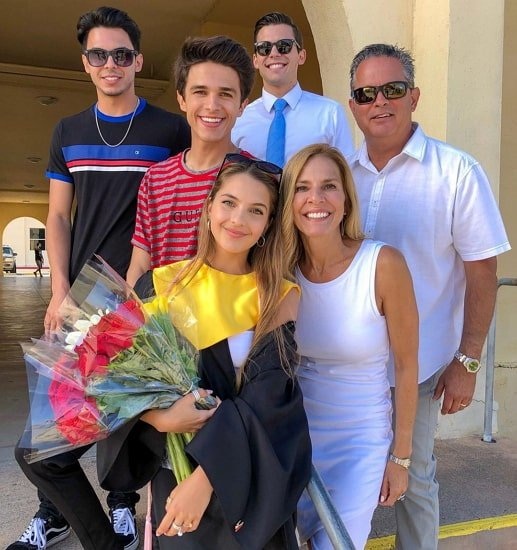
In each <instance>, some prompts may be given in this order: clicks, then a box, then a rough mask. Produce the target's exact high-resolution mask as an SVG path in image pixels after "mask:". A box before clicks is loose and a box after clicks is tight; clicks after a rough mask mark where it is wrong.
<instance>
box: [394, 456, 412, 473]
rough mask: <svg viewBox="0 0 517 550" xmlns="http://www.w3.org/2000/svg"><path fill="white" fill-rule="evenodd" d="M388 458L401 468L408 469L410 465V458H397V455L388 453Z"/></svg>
mask: <svg viewBox="0 0 517 550" xmlns="http://www.w3.org/2000/svg"><path fill="white" fill-rule="evenodd" d="M390 460H391V461H392V462H395V464H398V465H399V466H402V468H406V470H408V469H409V467H410V466H411V459H410V458H399V457H398V456H395V455H393V454H391V453H390Z"/></svg>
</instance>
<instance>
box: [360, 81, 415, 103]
mask: <svg viewBox="0 0 517 550" xmlns="http://www.w3.org/2000/svg"><path fill="white" fill-rule="evenodd" d="M409 89H410V87H409V84H408V83H407V82H403V81H401V80H400V81H399V80H397V81H395V82H386V84H382V85H381V86H363V87H362V88H356V89H355V90H354V91H353V92H352V97H353V98H354V101H355V102H356V103H358V104H359V105H365V104H366V103H373V102H374V101H375V100H376V99H377V94H378V93H379V92H381V93H382V95H383V96H384V97H385V98H386V99H400V98H401V97H404V96H405V95H406V94H407V91H408V90H409Z"/></svg>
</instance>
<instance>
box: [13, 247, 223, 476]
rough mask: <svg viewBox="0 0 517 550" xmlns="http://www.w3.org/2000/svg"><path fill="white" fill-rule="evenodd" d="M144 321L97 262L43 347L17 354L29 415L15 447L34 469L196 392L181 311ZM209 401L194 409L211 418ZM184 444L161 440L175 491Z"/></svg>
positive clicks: (184, 462) (189, 320) (178, 438)
mask: <svg viewBox="0 0 517 550" xmlns="http://www.w3.org/2000/svg"><path fill="white" fill-rule="evenodd" d="M172 309H173V308H171V310H170V311H163V312H162V313H158V312H156V310H155V312H154V313H153V314H152V315H150V314H148V313H147V312H146V306H145V305H144V304H143V302H142V301H141V300H140V299H139V298H138V297H137V296H136V294H135V293H134V291H133V290H132V289H131V288H130V287H129V286H128V285H127V283H126V282H125V281H124V279H122V278H121V277H120V276H119V275H118V274H117V273H116V272H115V271H114V270H113V269H112V268H111V267H110V266H109V265H108V264H107V263H106V262H105V261H104V260H102V258H100V257H98V256H97V257H95V259H94V260H91V261H89V262H87V263H86V265H85V266H84V267H83V269H82V270H81V272H80V274H79V276H78V278H77V279H76V281H75V282H74V284H73V286H72V288H71V290H70V293H69V295H68V296H67V298H66V299H65V301H64V303H63V305H62V306H61V309H60V317H61V319H62V325H61V327H60V329H59V330H58V331H56V333H54V334H53V335H52V336H51V338H45V339H39V340H33V341H32V343H31V344H26V345H24V346H23V348H24V357H25V363H26V367H27V376H28V383H29V384H28V385H29V398H30V413H29V418H28V421H27V426H26V429H25V432H24V434H23V436H22V441H21V445H22V447H23V448H26V449H27V450H28V451H27V453H26V456H25V458H26V460H27V461H28V462H34V461H37V460H41V459H43V458H47V457H50V456H54V455H56V454H60V453H62V452H66V451H69V450H71V449H74V448H78V447H81V446H84V445H88V444H91V443H94V442H96V441H99V440H101V439H104V438H106V437H108V436H109V435H110V434H111V433H113V432H114V431H115V430H116V429H117V428H119V427H121V426H122V425H123V424H124V423H126V422H127V421H129V420H130V419H133V418H135V417H137V416H139V415H140V414H141V413H142V412H144V411H146V410H149V409H154V408H167V407H170V406H171V405H172V404H174V402H175V401H176V400H178V399H179V398H181V397H182V396H184V395H186V394H187V393H189V392H191V391H192V390H193V389H196V388H197V382H198V378H197V355H198V354H197V350H196V349H195V348H194V347H193V346H192V344H190V342H189V341H188V340H187V339H186V338H184V337H183V335H182V328H183V329H187V327H188V330H189V331H192V330H193V327H194V329H195V324H196V319H194V318H193V315H192V313H191V311H190V310H189V308H188V307H187V308H183V310H182V312H181V313H178V312H176V313H174V314H173V313H172ZM214 405H215V400H213V398H210V397H209V398H205V400H202V401H201V403H199V402H197V403H196V406H197V407H201V408H211V407H212V406H214ZM192 437H193V434H190V433H183V434H176V433H169V434H167V438H166V441H167V453H168V458H169V461H170V464H171V466H172V468H173V471H174V474H175V476H176V478H177V479H178V481H181V480H183V479H185V478H186V477H187V476H188V475H189V474H190V473H191V466H190V463H189V461H188V459H187V457H186V455H185V451H184V447H185V444H186V443H188V442H189V441H190V440H191V439H192Z"/></svg>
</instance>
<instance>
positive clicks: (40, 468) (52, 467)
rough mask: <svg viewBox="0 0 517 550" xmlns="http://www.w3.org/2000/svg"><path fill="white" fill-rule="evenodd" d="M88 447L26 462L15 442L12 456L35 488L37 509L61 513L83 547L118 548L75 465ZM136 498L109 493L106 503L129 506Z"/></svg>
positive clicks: (57, 514) (82, 472)
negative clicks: (36, 490)
mask: <svg viewBox="0 0 517 550" xmlns="http://www.w3.org/2000/svg"><path fill="white" fill-rule="evenodd" d="M90 447H91V446H86V447H81V448H79V449H75V450H73V451H69V452H67V453H63V454H60V455H57V456H53V457H51V458H47V459H45V460H41V461H39V462H34V463H32V464H28V463H27V462H26V461H25V459H24V452H25V449H23V448H20V447H19V443H18V444H17V445H16V448H15V451H14V455H15V457H16V461H17V462H18V464H19V466H20V468H21V469H22V471H23V473H24V474H25V476H26V477H27V478H28V479H29V481H31V482H32V483H33V484H34V485H35V486H36V487H37V488H38V497H39V499H40V512H42V513H48V514H52V515H54V516H57V517H60V516H61V515H62V516H63V517H64V518H65V519H66V521H68V523H69V524H70V525H71V527H72V529H73V530H74V531H75V533H76V535H77V537H78V538H79V541H80V542H81V544H82V546H83V548H84V549H85V550H99V549H101V548H102V550H122V549H123V545H121V544H120V542H118V541H117V540H116V538H115V535H114V533H113V529H112V527H111V523H110V521H109V519H108V516H107V515H106V513H105V512H104V509H103V507H102V504H101V503H100V501H99V499H98V498H97V495H96V494H95V491H94V490H93V487H92V486H91V484H90V482H89V481H88V478H87V477H86V474H85V473H84V471H83V469H82V468H81V465H80V464H79V458H80V457H81V456H82V455H83V454H84V453H85V452H86V451H87V450H88V449H89V448H90ZM139 499H140V495H138V493H119V492H111V493H109V495H108V498H107V502H108V506H113V505H115V504H118V503H124V504H126V506H128V507H133V506H134V505H135V504H136V503H137V502H138V500H139Z"/></svg>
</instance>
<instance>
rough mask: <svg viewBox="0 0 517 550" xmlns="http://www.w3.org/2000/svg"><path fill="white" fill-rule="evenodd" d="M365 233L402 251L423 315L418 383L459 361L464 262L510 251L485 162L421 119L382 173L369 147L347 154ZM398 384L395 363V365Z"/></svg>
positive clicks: (420, 313) (391, 374)
mask: <svg viewBox="0 0 517 550" xmlns="http://www.w3.org/2000/svg"><path fill="white" fill-rule="evenodd" d="M348 161H349V164H350V168H351V169H352V173H353V176H354V179H355V183H356V187H357V191H358V196H359V203H360V207H361V216H362V221H363V230H364V232H365V234H366V236H367V237H371V238H373V239H376V240H381V241H384V242H386V243H388V244H390V245H392V246H394V247H396V248H398V249H399V250H400V251H401V252H402V253H403V254H404V256H405V258H406V261H407V263H408V266H409V269H410V271H411V275H412V277H413V283H414V287H415V294H416V299H417V304H418V311H419V316H420V348H419V382H422V381H424V380H427V379H428V378H429V377H430V376H432V375H433V374H434V373H435V372H436V371H438V370H439V369H440V368H441V367H443V366H444V365H447V364H448V363H449V362H450V361H451V360H452V358H453V355H454V352H455V351H456V350H457V349H458V346H459V342H460V338H461V332H462V328H463V299H464V294H465V272H464V268H463V262H464V261H474V260H483V259H485V258H490V257H492V256H497V255H498V254H501V253H502V252H506V251H507V250H510V244H509V242H508V238H507V236H506V232H505V229H504V225H503V222H502V219H501V215H500V213H499V209H498V206H497V204H496V202H495V199H494V196H493V194H492V190H491V188H490V184H489V182H488V179H487V177H486V174H485V172H484V171H483V169H482V168H481V166H480V165H479V163H478V162H477V161H476V160H475V159H473V158H472V157H471V156H470V155H468V154H466V153H464V152H463V151H459V150H458V149H455V148H454V147H452V146H450V145H448V144H446V143H443V142H441V141H438V140H436V139H432V138H429V137H427V136H426V135H425V134H424V132H423V131H422V129H421V128H420V127H419V126H418V125H416V124H415V130H414V133H413V135H412V136H411V138H410V139H409V141H408V142H407V143H406V146H405V147H404V150H403V151H402V152H401V153H400V154H399V155H397V156H396V157H394V158H392V159H391V160H390V161H389V162H388V164H387V165H386V166H385V167H384V168H383V169H382V170H381V171H380V172H379V171H377V169H376V168H375V166H374V165H373V164H372V163H371V162H370V159H369V158H368V153H367V150H366V144H365V143H363V145H362V147H361V148H360V149H359V150H358V151H356V152H355V153H354V154H353V155H351V156H350V157H349V158H348ZM389 377H390V383H391V384H392V385H393V384H394V372H393V364H390V367H389Z"/></svg>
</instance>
